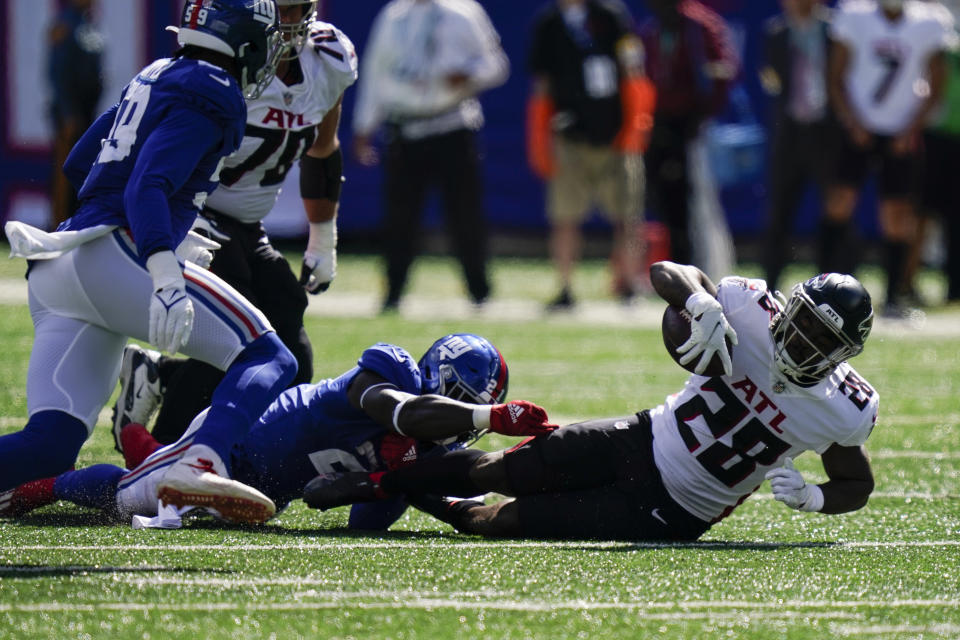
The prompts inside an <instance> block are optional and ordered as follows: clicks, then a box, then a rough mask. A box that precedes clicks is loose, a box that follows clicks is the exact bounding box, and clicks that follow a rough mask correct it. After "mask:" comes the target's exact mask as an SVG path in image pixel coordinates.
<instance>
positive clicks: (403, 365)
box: [357, 342, 422, 395]
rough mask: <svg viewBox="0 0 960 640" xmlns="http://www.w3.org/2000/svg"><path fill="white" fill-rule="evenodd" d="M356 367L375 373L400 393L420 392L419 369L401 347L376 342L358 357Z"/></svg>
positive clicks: (411, 357)
mask: <svg viewBox="0 0 960 640" xmlns="http://www.w3.org/2000/svg"><path fill="white" fill-rule="evenodd" d="M357 366H359V367H360V368H361V369H366V370H368V371H372V372H373V373H376V374H377V375H379V376H380V377H382V378H384V379H385V380H388V381H389V382H391V383H393V384H395V385H397V388H398V389H400V390H401V391H406V392H407V393H413V394H417V395H419V394H420V392H421V389H422V378H421V375H420V369H419V368H418V367H417V362H416V361H415V360H414V359H413V356H411V355H410V353H409V352H407V350H406V349H404V348H402V347H398V346H396V345H393V344H387V343H385V342H378V343H377V344H375V345H373V346H371V347H368V348H367V349H366V350H365V351H364V352H363V353H362V354H361V355H360V359H359V360H357Z"/></svg>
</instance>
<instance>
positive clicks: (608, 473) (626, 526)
mask: <svg viewBox="0 0 960 640" xmlns="http://www.w3.org/2000/svg"><path fill="white" fill-rule="evenodd" d="M504 463H505V465H506V470H507V475H508V479H509V482H510V486H511V488H512V489H513V491H514V495H516V496H517V498H516V505H517V508H518V513H519V517H520V524H521V528H522V532H521V535H523V536H524V537H531V538H555V539H556V538H577V539H602V540H638V541H639V540H696V539H697V538H699V537H700V536H702V535H703V534H704V533H705V532H706V531H707V529H709V528H710V523H709V522H706V521H704V520H701V519H699V518H697V517H695V516H693V515H692V514H690V513H689V512H687V511H686V510H684V509H683V508H682V507H681V506H680V505H679V504H677V503H676V502H675V501H674V500H673V498H671V497H670V495H669V494H668V493H667V490H666V488H665V487H664V486H663V481H662V479H661V478H660V472H659V471H658V470H657V466H656V464H655V462H654V459H653V433H652V431H651V422H650V414H649V412H647V411H644V412H642V413H639V414H637V415H634V416H630V417H626V418H611V419H605V420H591V421H589V422H581V423H579V424H575V425H570V426H567V427H563V428H561V429H557V430H556V431H553V432H551V433H549V434H547V435H545V436H540V437H537V438H532V439H530V440H527V441H525V442H523V443H521V444H519V445H517V446H516V447H515V448H513V449H510V450H508V451H507V453H506V454H505V455H504Z"/></svg>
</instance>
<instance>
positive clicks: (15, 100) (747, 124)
mask: <svg viewBox="0 0 960 640" xmlns="http://www.w3.org/2000/svg"><path fill="white" fill-rule="evenodd" d="M545 1H546V0H520V1H517V0H486V1H485V2H484V3H483V4H484V6H485V8H486V10H487V11H488V13H489V14H490V17H491V19H492V21H493V23H494V25H495V27H496V28H497V30H498V31H499V33H500V35H501V37H502V40H503V46H504V49H505V50H506V52H507V54H508V56H509V57H510V62H511V75H510V79H509V81H508V82H507V83H506V84H505V85H504V86H502V87H500V88H497V89H494V90H492V91H489V92H486V93H484V94H483V95H482V97H481V100H482V102H483V106H484V111H485V115H486V120H487V124H486V126H485V127H484V129H483V130H482V131H481V134H480V140H481V142H482V145H483V150H484V171H485V180H486V185H487V188H486V195H485V209H486V212H487V216H488V221H489V223H490V227H491V232H492V242H491V250H492V253H493V254H494V255H499V256H505V255H507V256H509V255H517V256H545V255H546V231H547V225H546V218H545V215H544V208H543V185H542V184H541V183H540V182H539V181H538V180H537V178H536V177H535V176H534V175H533V174H532V173H531V171H530V170H529V168H528V167H527V164H526V159H525V153H524V109H525V103H526V98H527V94H528V89H529V82H530V77H529V74H528V73H527V69H526V58H527V47H528V36H529V32H530V27H531V24H532V21H533V16H534V14H535V13H536V12H537V11H538V9H539V8H540V7H541V6H542V5H543V4H544V2H545ZM59 4H60V0H4V1H3V3H2V4H0V33H2V34H3V45H2V57H0V78H2V82H3V85H4V86H3V91H2V92H0V123H2V125H3V126H2V130H0V149H2V152H0V217H2V218H3V220H7V219H17V220H23V221H26V222H29V223H31V224H35V225H37V226H41V227H46V226H48V225H49V220H50V214H49V198H48V188H49V180H50V172H51V168H50V162H51V147H50V141H51V129H50V120H49V117H48V104H49V89H48V87H47V82H46V76H45V69H46V46H47V29H48V26H49V24H50V22H51V20H52V18H53V16H54V15H55V13H56V11H57V9H58V7H59ZM97 4H98V8H97V21H98V24H99V26H100V28H101V30H102V32H103V33H104V34H105V35H106V39H107V41H106V51H105V58H104V69H105V75H106V78H105V81H106V84H105V89H104V93H103V100H102V105H101V107H102V108H106V107H107V106H109V104H111V103H112V102H114V101H115V100H116V99H117V97H118V96H119V93H120V90H121V89H122V87H123V85H124V84H125V83H126V82H127V81H128V80H129V79H130V78H131V77H132V76H133V74H134V73H136V72H137V71H138V70H139V69H140V68H141V67H142V66H144V65H145V64H146V63H148V62H149V61H151V60H153V59H155V58H157V57H162V56H165V55H169V53H170V52H171V51H172V50H173V48H174V47H175V38H174V36H173V35H172V34H170V33H168V32H165V31H164V28H165V27H166V26H167V25H169V24H176V23H177V20H178V13H179V7H180V4H181V3H180V2H157V1H156V0H98V2H97ZM383 4H384V2H381V1H379V0H360V1H358V0H323V1H322V2H321V13H322V15H323V17H324V19H326V20H329V21H330V22H332V23H334V24H335V25H336V26H338V27H339V28H340V29H342V30H343V31H344V32H345V33H346V34H347V35H348V36H349V37H350V38H351V40H353V42H354V44H355V45H356V47H357V51H358V54H359V55H360V58H361V64H362V59H363V52H364V48H365V43H366V40H367V36H368V35H369V29H370V25H371V23H372V21H373V18H374V16H375V15H376V13H377V12H378V11H379V9H380V8H381V7H382V6H383ZM707 4H710V5H711V6H713V7H714V8H715V9H717V10H718V11H720V12H721V13H722V14H723V15H724V17H725V18H726V19H727V20H728V22H729V23H730V25H731V27H732V29H733V32H734V36H735V42H736V43H737V46H738V48H739V52H740V54H741V59H742V60H743V68H742V72H741V76H740V81H739V84H738V87H737V89H736V90H735V91H734V92H733V98H732V99H731V105H730V107H729V108H728V110H727V113H726V114H725V115H724V116H723V117H722V118H721V119H720V120H719V121H718V122H717V123H716V125H715V126H714V127H713V128H712V129H711V130H709V131H708V132H707V139H708V149H709V150H710V152H711V157H712V158H713V159H714V162H713V166H714V172H715V175H716V177H717V182H718V185H719V186H720V188H721V190H720V195H721V201H722V203H723V207H724V210H725V213H726V216H727V220H728V222H729V225H730V228H731V230H732V232H733V234H734V237H735V240H736V245H737V255H738V259H739V260H741V261H743V260H747V261H750V260H753V259H755V257H756V255H757V246H758V245H757V243H758V241H759V237H760V234H761V232H762V230H763V227H764V224H765V210H766V189H765V180H766V172H765V164H766V163H765V142H766V126H765V124H766V101H765V98H764V96H763V94H762V92H761V90H760V87H759V82H758V80H757V65H758V53H757V51H758V47H759V40H760V36H761V27H762V24H763V22H764V20H766V19H767V18H769V17H770V16H771V15H774V14H775V13H777V12H778V11H779V8H780V7H779V3H778V2H776V0H751V1H748V0H713V1H712V2H707ZM627 5H628V6H629V8H630V9H631V11H632V13H633V15H634V17H635V18H636V19H637V21H638V22H639V21H642V20H643V19H644V18H645V17H646V16H647V15H648V13H647V11H646V9H645V7H644V4H643V3H642V2H640V1H639V0H627ZM355 93H356V88H355V87H352V88H350V89H348V90H347V92H346V96H345V101H344V119H343V121H342V123H341V126H340V136H341V141H342V143H343V145H344V148H345V149H349V148H350V140H351V136H352V122H351V121H352V115H353V103H354V98H355ZM290 173H291V175H290V176H288V178H287V184H288V185H291V184H292V185H294V186H295V185H296V184H297V179H298V178H297V175H296V167H294V170H292V171H291V172H290ZM344 175H345V176H346V180H347V181H346V183H345V185H344V191H343V196H342V200H341V202H342V206H341V211H340V218H339V229H340V249H341V251H344V252H350V251H361V252H366V251H375V250H376V239H377V236H376V231H377V227H378V225H379V220H380V215H381V201H380V180H381V176H380V170H379V168H373V169H368V168H364V167H361V166H360V165H358V164H356V163H355V162H353V160H352V159H351V158H349V154H347V159H346V166H345V169H344ZM871 194H872V189H871V190H868V193H867V195H866V196H865V197H864V198H862V199H861V200H862V201H861V203H860V207H859V210H858V212H857V218H858V221H859V224H858V226H859V228H860V229H861V232H862V233H863V234H864V236H865V237H867V238H875V237H876V222H875V216H874V215H873V213H872V212H873V209H872V206H873V196H872V195H871ZM298 198H299V194H298V189H296V188H292V189H290V188H288V189H285V191H284V194H283V195H281V200H280V202H278V204H277V206H276V208H275V209H274V211H273V213H271V215H270V216H268V218H267V219H266V224H267V230H268V232H269V233H270V234H271V236H273V237H274V238H275V239H277V240H282V239H290V240H293V239H299V238H300V237H301V236H302V235H303V234H304V233H305V229H306V224H305V221H304V220H303V213H302V209H301V207H300V205H299V201H298ZM808 199H809V200H810V202H807V203H806V205H805V206H804V208H803V211H802V212H801V215H800V216H799V217H798V221H797V225H798V228H797V232H796V237H797V239H798V240H799V241H800V242H801V246H802V244H803V242H804V241H805V240H809V239H811V233H812V231H813V229H814V224H815V214H814V211H813V208H812V204H813V203H812V199H810V198H808ZM441 224H442V222H441V218H440V216H439V213H438V211H437V207H436V203H435V202H434V203H432V204H431V206H430V207H429V209H428V212H427V216H426V221H425V228H426V229H427V230H428V231H439V228H440V227H439V225H441ZM606 231H607V227H606V225H605V223H604V222H603V221H602V220H601V219H600V218H599V217H594V218H593V219H592V220H591V221H590V222H589V224H588V226H587V236H588V239H589V238H591V237H592V238H594V240H595V242H594V243H590V242H588V244H587V247H586V252H587V255H588V256H589V255H591V254H592V255H594V256H602V255H605V252H606V251H607V249H606V246H605V244H604V242H603V241H604V240H605V237H606ZM430 235H431V237H430V238H428V239H427V242H426V248H427V249H428V250H432V251H435V252H443V251H444V246H443V244H442V242H443V240H442V238H441V237H437V238H433V234H430ZM592 247H593V248H592Z"/></svg>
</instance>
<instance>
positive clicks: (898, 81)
mask: <svg viewBox="0 0 960 640" xmlns="http://www.w3.org/2000/svg"><path fill="white" fill-rule="evenodd" d="M831 36H832V37H833V38H834V39H835V40H838V41H840V42H842V43H843V44H844V45H846V47H847V48H848V49H849V51H850V62H849V68H848V69H847V74H846V78H845V80H844V84H845V87H846V90H847V95H848V97H849V100H850V105H851V108H853V110H854V112H855V114H856V116H857V118H858V119H859V120H860V122H861V123H862V124H863V125H864V126H865V127H866V128H867V129H868V130H869V131H871V132H872V133H877V134H881V135H897V134H899V133H902V132H903V130H904V129H905V128H906V127H907V126H908V125H909V124H910V122H911V121H912V120H913V118H914V116H915V115H916V113H917V109H918V108H919V106H920V105H921V103H922V102H923V101H924V100H925V99H926V97H927V96H928V95H929V93H930V86H929V84H928V81H927V69H928V65H929V61H930V57H931V56H932V55H933V54H935V53H936V52H938V51H943V50H946V49H949V48H951V47H953V46H955V44H956V34H955V32H954V30H953V17H952V16H951V15H950V12H949V11H947V10H946V9H945V8H944V7H943V6H942V5H940V4H939V3H936V2H922V1H920V0H907V1H906V2H905V3H904V7H903V15H902V16H901V17H900V18H899V19H898V20H896V21H890V20H889V19H887V17H886V16H885V15H884V13H883V12H882V11H881V9H880V8H879V7H878V6H877V3H876V2H875V1H874V0H852V1H851V2H847V3H846V4H844V5H843V6H842V8H841V9H840V10H839V11H837V13H836V14H835V16H834V20H833V23H832V24H831Z"/></svg>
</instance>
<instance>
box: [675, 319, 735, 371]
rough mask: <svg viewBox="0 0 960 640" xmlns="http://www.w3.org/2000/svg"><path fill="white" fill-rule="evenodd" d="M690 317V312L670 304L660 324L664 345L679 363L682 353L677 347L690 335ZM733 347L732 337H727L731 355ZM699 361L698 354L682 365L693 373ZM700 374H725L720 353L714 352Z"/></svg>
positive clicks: (728, 349) (728, 350)
mask: <svg viewBox="0 0 960 640" xmlns="http://www.w3.org/2000/svg"><path fill="white" fill-rule="evenodd" d="M690 319H691V318H690V312H689V311H687V310H686V309H684V308H683V307H678V306H676V305H672V304H671V305H668V306H667V308H666V310H665V311H664V312H663V321H662V322H661V325H660V329H661V332H662V333H663V346H665V347H666V348H667V353H669V354H670V357H671V358H673V360H674V362H676V363H677V364H680V358H681V355H680V354H678V353H677V347H679V346H680V345H682V344H683V343H684V342H686V341H687V339H688V338H689V337H690ZM732 347H733V344H732V343H731V342H730V338H727V352H728V353H731V355H732V353H733V352H732V351H731V349H732ZM698 362H700V356H697V357H696V358H694V359H693V360H692V361H691V362H688V363H687V364H680V366H681V367H683V368H684V369H686V370H687V371H689V372H690V373H693V372H694V371H693V370H694V369H695V368H696V366H697V363H698ZM700 375H704V376H722V375H723V362H722V361H721V360H720V356H719V354H714V356H713V359H711V360H710V363H709V364H708V365H707V368H706V370H704V372H703V373H702V374H700Z"/></svg>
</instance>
